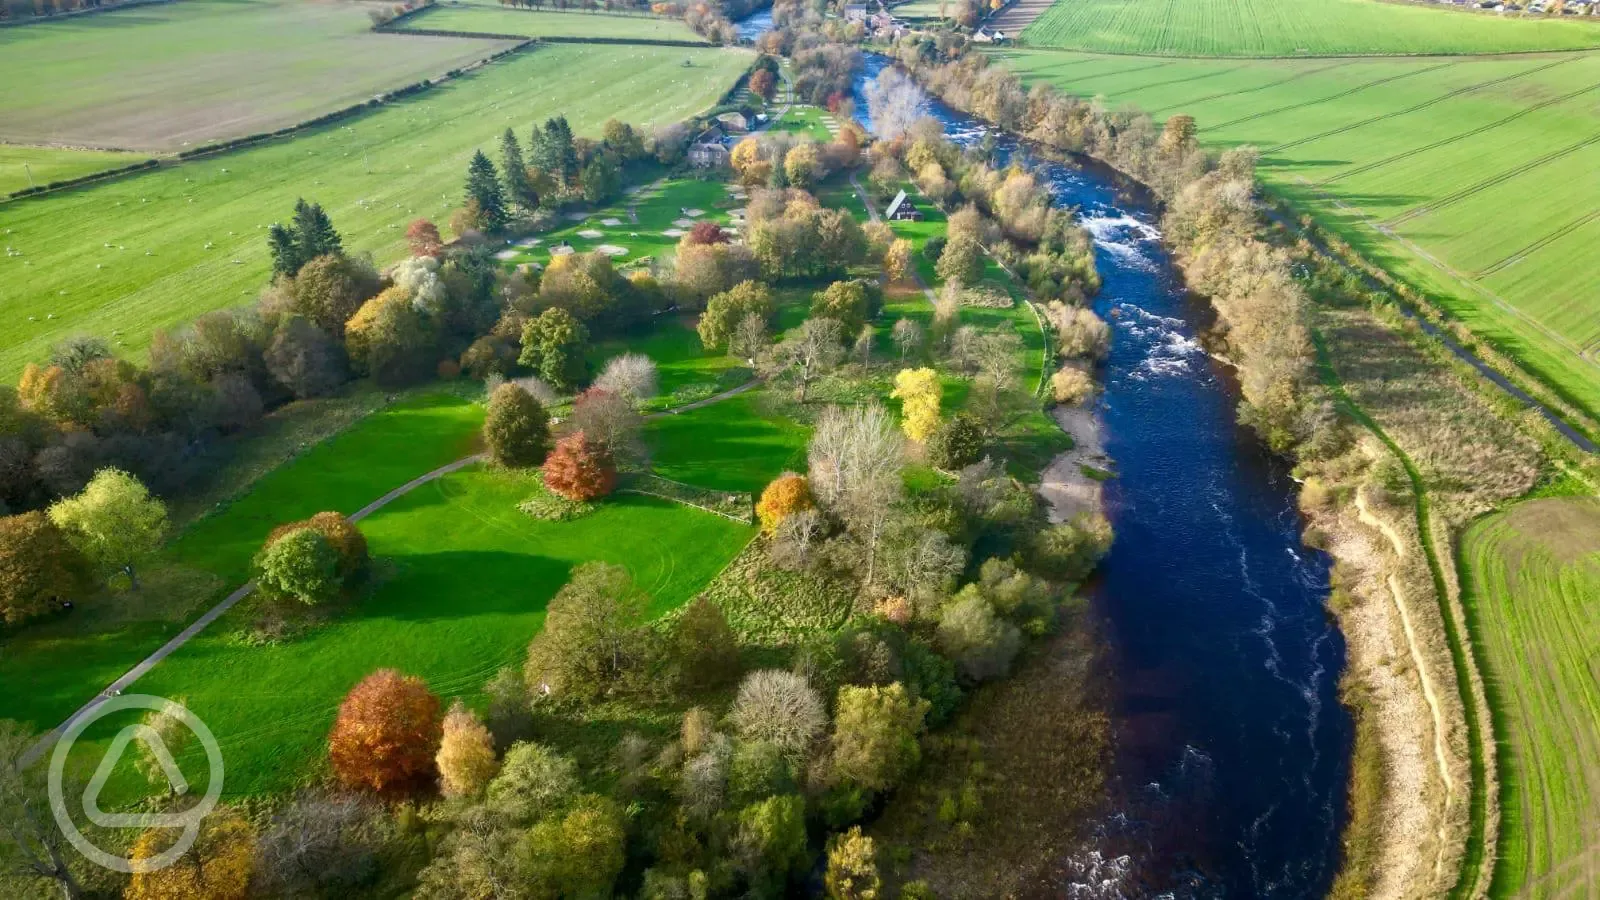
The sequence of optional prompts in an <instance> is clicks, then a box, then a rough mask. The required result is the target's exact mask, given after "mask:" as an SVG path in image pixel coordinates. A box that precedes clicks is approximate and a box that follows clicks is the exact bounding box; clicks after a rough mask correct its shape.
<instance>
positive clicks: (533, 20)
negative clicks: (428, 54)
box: [399, 4, 705, 43]
mask: <svg viewBox="0 0 1600 900" xmlns="http://www.w3.org/2000/svg"><path fill="white" fill-rule="evenodd" d="M399 27H400V28H402V29H406V30H411V29H425V30H430V31H468V32H477V33H479V34H516V35H522V36H523V37H602V38H627V39H630V40H656V41H695V42H697V43H705V38H703V37H701V36H700V35H698V34H695V33H694V32H693V31H691V30H689V26H688V25H686V24H684V21H683V19H681V18H678V19H671V18H666V17H664V16H652V15H621V14H618V13H602V12H582V11H579V10H557V9H541V10H534V9H521V8H508V7H497V6H487V5H478V4H472V5H466V6H458V5H450V6H435V7H434V8H432V9H429V10H425V11H423V12H421V13H418V14H417V15H414V16H408V17H407V18H405V19H404V20H402V21H401V22H400V23H399Z"/></svg>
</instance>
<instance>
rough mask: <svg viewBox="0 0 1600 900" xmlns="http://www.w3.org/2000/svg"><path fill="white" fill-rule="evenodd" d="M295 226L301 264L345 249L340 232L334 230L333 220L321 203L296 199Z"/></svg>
mask: <svg viewBox="0 0 1600 900" xmlns="http://www.w3.org/2000/svg"><path fill="white" fill-rule="evenodd" d="M293 228H294V237H295V243H297V244H299V246H300V264H301V265H305V264H306V263H308V262H310V261H312V260H313V259H316V258H317V257H319V256H325V255H328V254H339V253H342V252H343V251H344V246H343V242H342V241H341V240H340V239H339V232H337V231H334V230H333V221H332V220H331V219H329V218H328V214H327V213H325V212H323V211H322V205H321V204H318V203H307V202H305V201H304V200H297V201H295V205H294V226H293Z"/></svg>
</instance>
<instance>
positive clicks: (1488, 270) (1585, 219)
mask: <svg viewBox="0 0 1600 900" xmlns="http://www.w3.org/2000/svg"><path fill="white" fill-rule="evenodd" d="M1596 219H1600V209H1596V210H1592V211H1590V212H1588V213H1585V214H1583V215H1581V216H1579V217H1577V218H1576V219H1573V220H1572V221H1570V222H1568V223H1566V224H1565V225H1562V226H1560V227H1559V228H1557V229H1555V230H1554V231H1552V232H1550V233H1549V234H1546V235H1545V236H1544V237H1541V238H1539V239H1538V240H1536V241H1534V242H1532V243H1530V244H1528V245H1527V246H1525V247H1523V248H1522V249H1520V250H1516V251H1513V252H1512V253H1511V254H1510V255H1509V256H1507V257H1505V258H1504V259H1502V260H1500V261H1499V262H1496V263H1493V264H1491V265H1489V266H1487V267H1485V268H1483V269H1479V270H1478V271H1477V272H1476V273H1475V274H1474V275H1473V276H1472V277H1473V278H1488V277H1489V276H1490V275H1493V274H1495V273H1496V272H1499V271H1502V270H1504V269H1505V268H1507V267H1509V266H1511V265H1514V264H1516V263H1517V262H1520V261H1521V260H1522V258H1523V257H1525V256H1527V255H1529V254H1530V253H1534V252H1537V251H1538V250H1541V249H1543V248H1544V247H1545V246H1547V245H1549V244H1552V243H1554V242H1556V241H1558V240H1560V239H1562V238H1563V237H1566V236H1567V234H1568V233H1569V232H1572V231H1575V230H1577V229H1579V228H1582V227H1583V226H1585V225H1587V224H1589V223H1590V222H1593V221H1595V220H1596Z"/></svg>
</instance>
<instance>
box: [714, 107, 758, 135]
mask: <svg viewBox="0 0 1600 900" xmlns="http://www.w3.org/2000/svg"><path fill="white" fill-rule="evenodd" d="M717 121H718V122H721V123H722V127H723V129H725V130H726V131H727V132H728V134H744V133H745V132H746V131H749V130H750V119H749V118H747V117H746V116H745V114H744V113H742V112H739V111H737V110H735V111H734V112H725V113H723V114H722V115H720V116H717Z"/></svg>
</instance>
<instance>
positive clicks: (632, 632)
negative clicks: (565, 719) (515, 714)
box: [525, 562, 648, 698]
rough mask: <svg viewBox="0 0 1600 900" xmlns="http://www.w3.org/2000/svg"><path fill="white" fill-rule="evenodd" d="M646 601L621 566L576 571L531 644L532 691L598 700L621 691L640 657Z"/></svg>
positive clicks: (593, 564) (593, 565)
mask: <svg viewBox="0 0 1600 900" xmlns="http://www.w3.org/2000/svg"><path fill="white" fill-rule="evenodd" d="M647 602H648V598H647V597H645V596H644V594H643V593H642V592H640V591H639V590H638V589H637V588H636V587H634V584H633V579H632V578H631V577H630V576H629V575H628V570H627V569H624V568H623V567H621V566H617V565H612V564H610V563H603V562H588V563H584V564H583V565H581V566H579V567H578V568H577V569H575V570H573V573H572V580H571V581H569V582H567V584H566V585H565V586H564V587H562V588H561V590H560V591H559V592H557V593H556V595H555V597H554V598H552V599H551V600H550V605H549V607H548V609H547V611H546V613H545V622H544V628H543V629H542V630H541V631H540V632H539V634H538V635H537V636H536V637H534V639H533V642H532V643H531V644H529V645H528V662H527V668H526V670H525V672H526V675H527V678H528V687H529V689H530V691H531V692H533V693H550V694H555V695H568V696H574V697H580V698H595V697H599V696H600V695H602V694H604V693H606V692H608V691H611V690H613V689H614V688H616V687H617V686H618V682H619V680H620V679H621V677H622V676H623V675H624V674H626V673H627V672H628V671H629V670H630V669H631V668H632V667H633V665H634V664H635V663H636V662H637V661H638V659H637V657H638V656H640V655H641V650H642V647H641V642H640V637H641V634H640V631H641V629H642V627H643V625H644V620H645V607H646V605H647Z"/></svg>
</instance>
